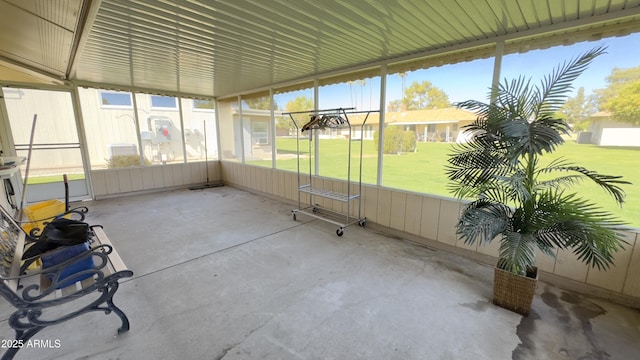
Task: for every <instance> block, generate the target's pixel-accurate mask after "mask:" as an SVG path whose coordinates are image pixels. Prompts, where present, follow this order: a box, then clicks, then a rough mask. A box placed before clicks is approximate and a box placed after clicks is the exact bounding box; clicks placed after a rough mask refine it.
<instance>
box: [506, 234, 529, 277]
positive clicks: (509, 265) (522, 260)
mask: <svg viewBox="0 0 640 360" xmlns="http://www.w3.org/2000/svg"><path fill="white" fill-rule="evenodd" d="M504 237H505V239H504V240H503V241H502V242H500V258H499V260H498V268H500V269H502V270H506V271H509V272H511V273H514V274H520V275H524V274H525V273H526V270H527V268H528V267H531V266H533V264H534V262H535V248H536V243H535V240H534V238H533V237H532V236H531V234H522V233H518V232H513V231H509V232H507V233H506V234H504Z"/></svg>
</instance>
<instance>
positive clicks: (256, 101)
mask: <svg viewBox="0 0 640 360" xmlns="http://www.w3.org/2000/svg"><path fill="white" fill-rule="evenodd" d="M242 101H244V103H245V104H247V106H248V107H249V109H257V110H271V102H270V101H269V97H268V96H262V97H253V98H243V99H242ZM273 105H274V106H273V108H274V109H277V108H278V104H275V103H274V104H273Z"/></svg>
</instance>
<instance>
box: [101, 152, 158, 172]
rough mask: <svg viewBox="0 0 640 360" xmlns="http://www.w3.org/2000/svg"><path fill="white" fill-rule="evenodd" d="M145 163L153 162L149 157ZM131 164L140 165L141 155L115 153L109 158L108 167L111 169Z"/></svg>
mask: <svg viewBox="0 0 640 360" xmlns="http://www.w3.org/2000/svg"><path fill="white" fill-rule="evenodd" d="M144 164H145V165H151V163H150V162H149V160H147V159H144ZM131 166H140V156H139V155H114V156H112V157H111V159H108V160H107V167H108V168H109V169H113V168H123V167H131Z"/></svg>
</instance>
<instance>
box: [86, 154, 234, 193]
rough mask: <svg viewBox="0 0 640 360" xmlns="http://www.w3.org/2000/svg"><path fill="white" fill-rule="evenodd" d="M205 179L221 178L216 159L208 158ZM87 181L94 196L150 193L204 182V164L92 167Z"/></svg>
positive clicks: (217, 180)
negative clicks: (113, 167)
mask: <svg viewBox="0 0 640 360" xmlns="http://www.w3.org/2000/svg"><path fill="white" fill-rule="evenodd" d="M208 168H209V182H211V183H215V182H220V181H221V180H222V177H221V172H220V162H219V161H209V166H208ZM91 181H92V185H93V194H94V197H95V198H96V199H101V198H107V197H115V196H122V194H126V193H136V192H150V191H160V190H167V189H171V188H184V187H187V186H190V185H199V184H204V183H205V182H206V181H207V166H206V164H205V163H204V162H202V161H200V162H191V163H186V164H185V163H177V164H167V165H162V166H144V167H127V168H118V169H104V170H92V171H91Z"/></svg>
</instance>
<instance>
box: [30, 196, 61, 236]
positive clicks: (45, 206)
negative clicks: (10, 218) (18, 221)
mask: <svg viewBox="0 0 640 360" xmlns="http://www.w3.org/2000/svg"><path fill="white" fill-rule="evenodd" d="M64 211H65V204H64V202H62V201H60V200H57V199H54V200H47V201H42V202H39V203H35V204H33V205H29V206H27V207H25V208H24V209H23V211H22V213H23V214H24V216H25V217H26V218H27V219H28V222H26V223H24V224H22V228H23V229H24V231H26V232H27V234H28V233H29V232H30V231H31V230H32V229H34V228H38V229H40V230H42V229H43V228H44V225H45V223H49V222H51V221H52V220H53V218H54V217H55V216H58V215H60V214H62V213H63V212H64Z"/></svg>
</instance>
